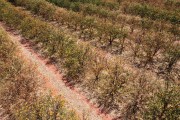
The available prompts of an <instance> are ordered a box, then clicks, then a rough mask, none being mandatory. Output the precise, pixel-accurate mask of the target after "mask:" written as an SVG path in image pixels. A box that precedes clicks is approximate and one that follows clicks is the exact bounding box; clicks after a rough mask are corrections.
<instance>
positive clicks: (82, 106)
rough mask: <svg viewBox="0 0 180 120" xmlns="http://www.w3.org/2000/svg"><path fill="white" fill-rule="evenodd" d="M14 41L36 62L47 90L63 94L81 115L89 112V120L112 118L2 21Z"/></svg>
mask: <svg viewBox="0 0 180 120" xmlns="http://www.w3.org/2000/svg"><path fill="white" fill-rule="evenodd" d="M0 26H2V27H3V28H4V29H5V30H6V31H7V33H8V35H9V36H10V39H12V40H13V41H14V42H16V43H17V44H18V47H19V49H20V52H21V54H22V55H23V56H24V57H25V58H26V59H27V60H28V61H29V62H30V63H32V64H35V65H36V67H37V70H38V72H39V75H40V76H42V77H43V78H44V79H43V81H42V82H43V83H44V84H43V85H44V87H45V88H46V89H47V90H50V91H51V92H52V93H53V95H61V96H62V97H63V98H64V99H65V100H66V101H67V104H68V106H69V107H70V108H72V109H74V110H75V111H76V112H77V113H78V114H79V115H80V117H82V116H83V115H84V113H85V114H86V113H87V114H88V118H89V120H112V117H111V116H110V115H105V114H103V113H101V112H100V110H99V109H98V108H97V107H95V106H94V105H92V104H91V103H90V102H89V101H88V99H87V98H86V97H85V95H83V94H82V93H81V92H79V91H78V90H77V89H71V88H70V87H68V86H66V84H65V83H64V81H63V75H62V74H61V73H60V72H59V71H58V69H57V68H56V66H55V65H53V64H47V62H48V61H49V60H47V59H44V58H43V57H41V55H40V54H38V53H36V52H35V51H34V50H33V49H32V48H31V47H30V44H29V43H25V44H21V41H22V40H23V37H22V36H20V35H18V34H16V33H14V32H12V31H8V30H7V27H6V26H5V25H4V24H3V23H0Z"/></svg>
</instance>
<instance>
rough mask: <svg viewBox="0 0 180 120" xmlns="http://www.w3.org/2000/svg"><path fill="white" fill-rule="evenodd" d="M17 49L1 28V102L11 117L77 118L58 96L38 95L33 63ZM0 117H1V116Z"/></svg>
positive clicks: (37, 78) (14, 119)
mask: <svg viewBox="0 0 180 120" xmlns="http://www.w3.org/2000/svg"><path fill="white" fill-rule="evenodd" d="M19 52H20V51H19V48H18V46H17V44H16V43H15V42H13V40H11V39H10V37H9V36H8V34H7V33H6V32H5V31H4V29H3V28H1V27H0V105H1V107H2V108H3V110H4V111H3V114H1V115H4V116H8V117H7V118H8V119H11V120H23V119H33V120H34V119H54V120H59V119H62V120H67V119H69V120H79V118H78V116H77V115H76V114H75V113H74V111H69V110H67V109H66V108H65V107H64V106H65V105H64V101H63V100H62V98H61V97H57V98H53V97H52V96H51V95H48V96H47V95H44V96H39V95H38V90H39V88H38V87H39V85H38V84H39V79H41V78H39V77H38V75H37V74H36V72H35V71H36V69H35V66H33V65H32V64H29V63H26V62H25V60H23V59H21V58H20V57H22V56H21V55H20V54H19ZM1 117H2V116H1Z"/></svg>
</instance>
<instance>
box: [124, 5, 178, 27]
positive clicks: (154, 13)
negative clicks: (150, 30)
mask: <svg viewBox="0 0 180 120" xmlns="http://www.w3.org/2000/svg"><path fill="white" fill-rule="evenodd" d="M124 10H125V11H124V12H125V13H130V14H133V15H139V16H141V17H142V18H143V17H147V18H151V19H152V20H165V21H169V22H171V23H172V24H177V25H179V24H180V16H179V14H178V13H176V12H169V11H167V10H161V9H158V8H155V7H152V6H150V5H147V4H139V3H133V4H131V5H129V6H128V8H125V9H124Z"/></svg>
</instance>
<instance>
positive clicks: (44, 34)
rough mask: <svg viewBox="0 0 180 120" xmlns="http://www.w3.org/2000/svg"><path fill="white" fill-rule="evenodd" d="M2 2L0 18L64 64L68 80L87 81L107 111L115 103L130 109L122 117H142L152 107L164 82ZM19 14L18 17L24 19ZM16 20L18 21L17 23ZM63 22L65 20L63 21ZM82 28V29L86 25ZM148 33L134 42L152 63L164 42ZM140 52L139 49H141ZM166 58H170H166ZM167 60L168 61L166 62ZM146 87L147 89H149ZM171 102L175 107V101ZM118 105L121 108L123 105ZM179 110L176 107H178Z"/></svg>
mask: <svg viewBox="0 0 180 120" xmlns="http://www.w3.org/2000/svg"><path fill="white" fill-rule="evenodd" d="M24 2H25V1H24ZM0 3H1V4H2V6H1V7H0V16H1V18H0V19H1V20H3V21H6V24H7V25H9V26H13V27H14V28H15V29H17V30H19V31H20V32H21V34H22V35H23V36H24V37H25V38H27V39H30V40H31V41H32V42H34V43H36V44H38V45H39V46H40V48H41V50H42V51H43V53H44V54H45V55H46V56H47V57H49V58H51V57H53V58H54V59H56V61H57V62H58V63H61V64H62V65H63V66H64V68H65V70H66V75H67V76H66V77H67V78H68V80H69V82H73V83H77V82H80V83H81V84H84V85H85V86H86V87H87V88H88V89H89V90H90V91H91V93H92V95H94V97H96V98H97V102H98V103H99V105H100V106H101V107H103V108H106V109H104V111H105V112H109V111H110V110H111V106H113V109H116V110H118V111H121V108H123V111H126V112H124V113H128V112H129V114H128V116H127V115H122V116H121V117H126V116H127V117H128V118H129V117H131V118H138V117H141V118H142V117H143V115H144V114H145V112H144V111H145V110H146V109H148V108H150V107H149V106H146V105H147V103H148V102H149V100H150V98H153V97H154V95H155V94H156V93H158V91H159V90H158V88H160V89H163V87H162V86H161V84H160V83H158V81H156V80H153V79H151V77H147V76H146V75H145V77H143V76H142V75H136V74H132V73H131V72H129V71H127V70H125V69H124V68H123V67H122V64H123V63H122V62H120V61H119V59H107V58H106V57H105V55H102V53H100V52H98V51H96V49H94V48H93V47H91V46H88V45H84V44H76V40H74V39H69V38H67V37H66V35H65V34H64V33H63V32H61V31H59V30H57V29H56V27H53V26H52V25H49V24H48V23H47V22H43V21H41V20H39V19H37V18H33V17H32V16H31V15H29V14H27V13H26V12H23V11H22V10H20V9H17V8H15V7H13V6H12V5H11V4H9V3H7V2H6V1H4V0H0ZM29 5H30V4H29ZM59 14H60V13H59ZM65 15H66V14H65ZM16 16H19V18H21V19H19V18H17V17H16ZM60 17H61V16H60ZM17 21H18V23H19V24H16V23H17ZM64 22H66V21H65V20H64ZM88 23H89V21H88ZM90 25H92V24H90ZM81 27H82V28H83V27H84V26H81ZM101 29H102V28H101ZM148 34H150V33H148ZM148 34H145V33H142V34H141V35H142V37H145V38H146V40H144V39H143V40H141V36H140V38H139V39H135V43H137V47H136V46H135V49H136V48H138V47H140V49H141V51H143V52H142V53H140V54H138V56H142V58H143V61H142V62H143V63H146V60H148V62H149V59H146V58H154V56H158V54H157V53H158V52H161V50H159V49H161V47H162V46H161V45H159V43H158V42H161V40H160V41H159V37H157V36H153V37H152V38H151V34H150V35H148ZM152 35H154V34H152ZM114 36H116V35H113V36H112V37H109V39H108V43H109V40H110V39H111V38H113V37H114ZM159 36H161V34H159ZM149 39H152V41H153V42H149ZM157 39H158V41H157ZM160 39H161V37H160ZM162 39H163V37H162ZM151 43H153V45H151ZM174 45H175V44H173V42H171V46H174ZM151 46H152V47H153V48H152V49H150V51H146V49H144V47H147V48H148V47H151ZM156 48H157V49H156ZM170 48H171V47H170ZM172 48H174V47H172ZM172 48H171V49H172ZM148 50H149V49H148ZM151 50H152V51H151ZM168 50H169V49H167V50H166V49H165V50H164V48H163V49H162V51H163V52H165V53H167V57H168V55H170V56H169V57H171V56H172V55H171V54H168V53H169V52H168ZM137 51H138V52H139V50H137ZM175 51H176V50H175ZM149 53H150V54H149ZM151 53H152V54H151ZM170 53H173V56H174V57H175V59H174V57H172V58H173V59H170V61H171V60H172V61H173V62H174V64H173V66H174V65H175V64H177V61H178V60H179V57H178V55H179V52H178V53H177V55H176V54H174V53H176V52H170ZM149 56H151V57H149ZM140 58H141V57H140ZM163 58H164V59H166V60H167V58H165V57H163ZM144 60H145V62H144ZM153 60H154V59H153ZM153 60H152V61H153ZM150 61H151V60H150ZM165 63H168V62H167V61H166V62H165ZM148 64H149V63H148ZM167 65H168V64H167ZM90 68H92V69H90ZM173 69H174V67H173ZM173 69H172V70H173ZM172 70H170V71H166V72H167V73H168V74H165V75H170V74H171V73H172ZM172 77H173V76H172ZM168 80H169V81H170V82H171V83H172V85H173V86H177V83H175V82H173V81H172V80H171V79H168ZM143 81H145V82H143ZM163 83H164V81H162V84H163ZM137 84H138V85H137ZM156 85H157V86H156ZM137 86H138V87H137ZM142 86H143V87H142ZM144 89H146V92H145V91H144ZM177 93H179V92H177ZM128 100H129V101H128ZM152 100H154V99H152ZM150 104H151V103H150ZM144 105H145V106H144ZM171 105H172V106H174V105H173V104H171ZM171 105H170V106H171ZM119 106H122V107H121V108H120V107H119ZM178 109H179V108H178V107H177V110H178ZM167 110H170V108H169V107H168V108H167ZM129 115H130V116H129ZM121 117H120V118H121Z"/></svg>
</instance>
